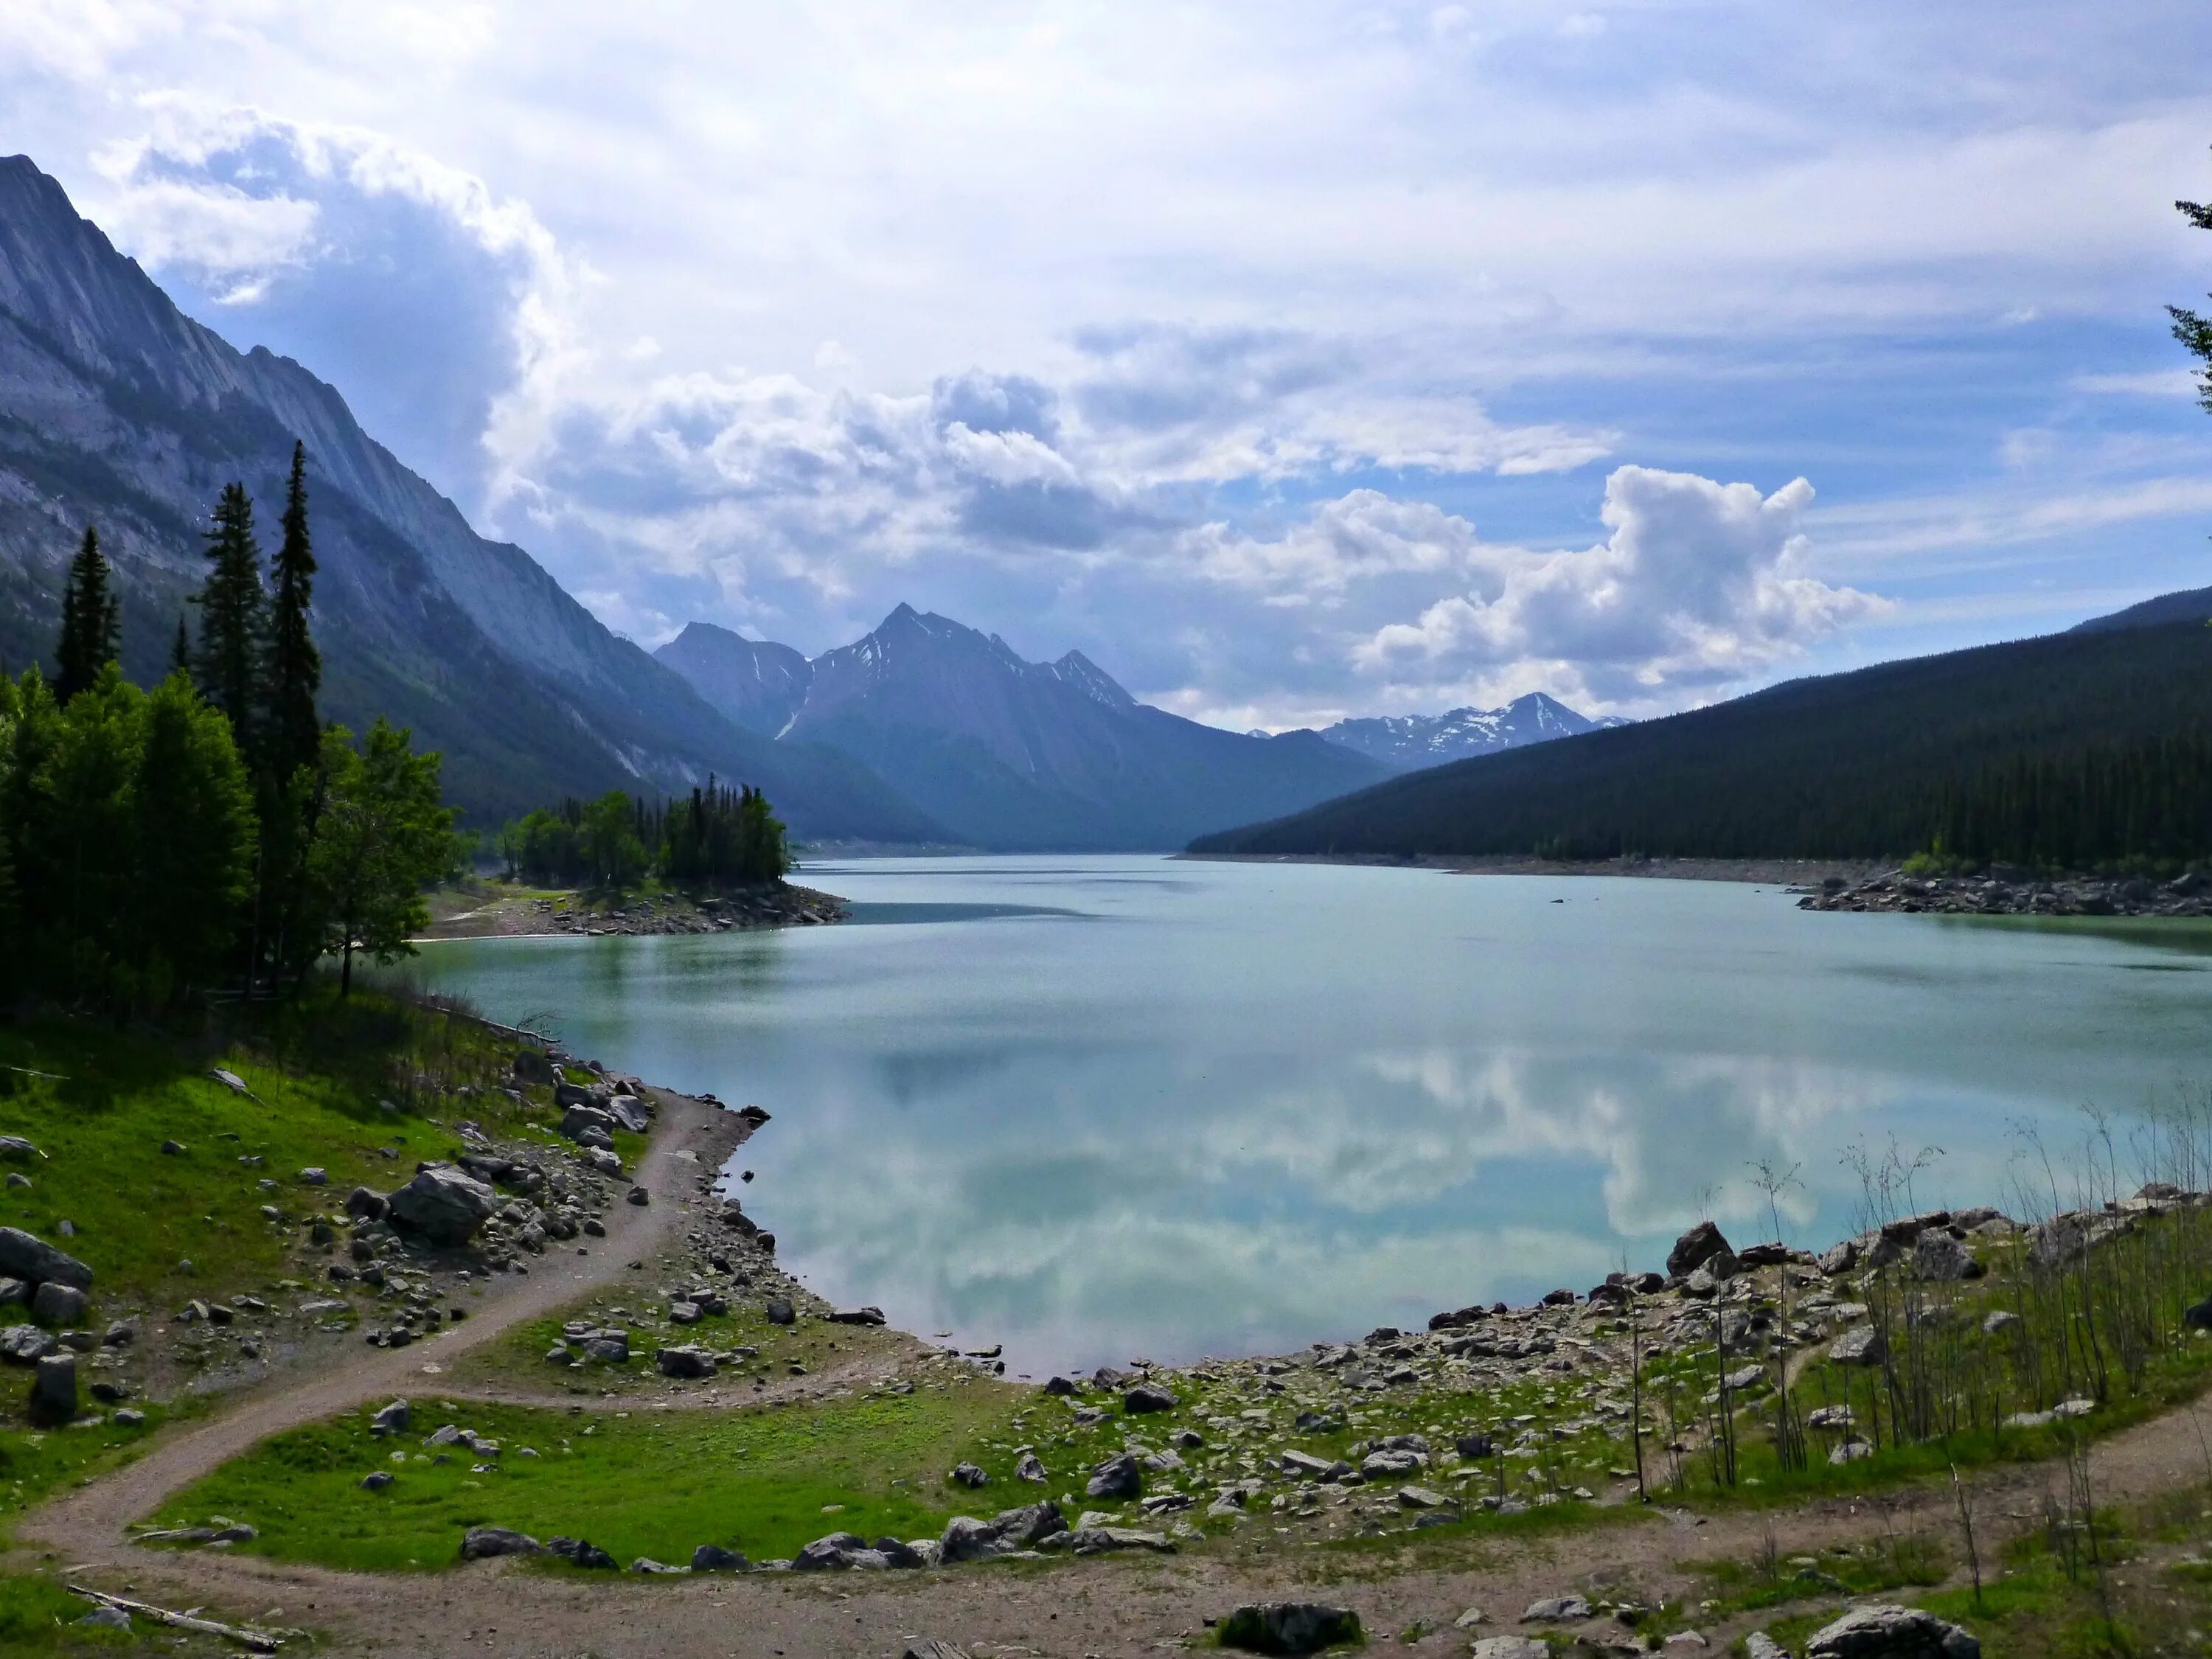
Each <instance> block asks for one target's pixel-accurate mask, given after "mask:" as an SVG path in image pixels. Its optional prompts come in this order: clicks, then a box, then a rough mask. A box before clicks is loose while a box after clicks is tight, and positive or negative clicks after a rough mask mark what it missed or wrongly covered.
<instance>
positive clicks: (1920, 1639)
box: [1805, 1605, 1982, 1659]
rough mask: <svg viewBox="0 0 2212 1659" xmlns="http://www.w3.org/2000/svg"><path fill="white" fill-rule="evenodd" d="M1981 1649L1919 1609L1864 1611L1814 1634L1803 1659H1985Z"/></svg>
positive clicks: (1845, 1616)
mask: <svg viewBox="0 0 2212 1659" xmlns="http://www.w3.org/2000/svg"><path fill="white" fill-rule="evenodd" d="M1981 1654H1982V1644H1980V1643H1979V1642H1978V1641H1977V1640H1976V1639H1975V1638H1973V1637H1972V1636H1971V1635H1969V1634H1967V1632H1965V1631H1963V1630H1960V1628H1959V1627H1958V1626H1956V1625H1953V1624H1947V1623H1945V1622H1944V1621H1943V1620H1941V1619H1938V1618H1937V1617H1936V1615H1935V1614H1934V1613H1923V1611H1921V1609H1919V1608H1918V1607H1897V1606H1894V1605H1887V1606H1882V1607H1860V1608H1857V1610H1856V1611H1854V1612H1850V1613H1845V1614H1844V1616H1843V1617H1842V1618H1840V1619H1838V1620H1836V1622H1835V1623H1833V1624H1832V1625H1827V1626H1823V1627H1822V1628H1820V1630H1817V1631H1815V1632H1813V1636H1812V1639H1811V1640H1810V1641H1808V1642H1807V1643H1806V1644H1805V1659H1981Z"/></svg>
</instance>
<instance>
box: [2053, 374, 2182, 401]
mask: <svg viewBox="0 0 2212 1659" xmlns="http://www.w3.org/2000/svg"><path fill="white" fill-rule="evenodd" d="M2067 384H2068V385H2069V386H2072V387H2073V388H2074V390H2075V391H2076V392H2104V393H2107V394H2111V395H2115V396H2120V397H2130V398H2194V397H2196V396H2197V394H2198V393H2199V392H2202V391H2203V381H2202V380H2200V379H2199V377H2198V374H2197V371H2196V370H2195V369H2190V368H2160V369H2152V370H2148V371H2146V372H2144V373H2142V374H2076V375H2075V377H2074V378H2073V379H2072V380H2069V382H2067Z"/></svg>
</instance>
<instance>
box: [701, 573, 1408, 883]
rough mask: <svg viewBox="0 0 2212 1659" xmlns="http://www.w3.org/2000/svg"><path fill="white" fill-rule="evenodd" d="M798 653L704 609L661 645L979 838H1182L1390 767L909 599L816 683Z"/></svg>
mask: <svg viewBox="0 0 2212 1659" xmlns="http://www.w3.org/2000/svg"><path fill="white" fill-rule="evenodd" d="M796 655H797V653H787V652H786V650H785V647H780V646H769V645H763V644H759V643H757V642H754V641H745V640H741V639H738V637H737V636H736V635H732V634H728V633H726V632H725V631H724V630H722V629H708V628H704V627H702V625H701V624H698V623H694V624H692V626H691V627H690V628H689V629H686V630H685V631H684V634H683V635H679V636H678V639H676V640H675V641H671V642H670V643H669V644H668V645H665V646H663V647H661V649H660V652H659V656H660V659H661V660H662V661H663V662H665V663H667V664H668V665H671V667H674V668H676V669H677V670H678V671H680V672H682V673H684V675H685V676H686V677H687V678H690V680H691V682H692V684H694V685H695V686H696V687H697V688H698V689H699V690H700V691H701V692H702V695H705V696H708V698H709V700H710V701H713V702H715V704H716V706H717V707H719V708H721V709H722V711H723V712H724V713H725V714H728V715H730V716H731V718H732V719H736V720H744V721H746V722H747V723H748V724H751V725H753V726H754V727H755V729H756V730H769V729H775V730H778V731H780V732H781V733H782V735H781V739H780V742H781V743H791V742H795V741H798V742H813V743H816V744H821V745H823V746H824V747H828V748H834V749H836V750H842V751H843V752H844V753H846V754H848V755H850V756H852V757H854V758H855V759H857V760H859V761H860V762H862V763H865V764H866V766H868V767H869V768H870V769H872V770H873V771H874V772H876V773H877V774H878V775H880V776H882V777H883V778H884V779H885V780H886V781H889V782H890V783H891V784H892V785H894V786H895V787H897V788H898V789H899V790H900V791H901V792H902V793H904V794H905V795H907V796H908V798H909V799H912V800H914V801H915V803H916V804H917V805H919V806H920V807H921V810H923V811H926V812H927V813H928V814H929V816H930V817H933V818H934V819H935V820H936V821H938V822H939V823H943V824H944V825H945V826H946V828H947V829H949V830H950V831H951V834H952V835H953V836H955V837H956V838H957V839H958V840H960V841H963V842H969V843H971V844H973V845H975V846H979V847H988V848H1008V849H1030V848H1060V849H1089V850H1110V849H1119V848H1169V847H1179V846H1181V845H1182V843H1183V842H1187V841H1188V840H1189V839H1190V837H1191V836H1194V835H1199V834H1203V833H1204V832H1205V831H1206V830H1207V829H1219V828H1222V827H1225V826H1226V825H1229V824H1232V823H1240V822H1243V821H1247V820H1249V819H1250V818H1251V817H1257V816H1264V815H1267V814H1268V813H1275V812H1285V811H1297V810H1298V808H1299V807H1301V806H1309V805H1313V804H1314V803H1315V802H1316V801H1321V800H1324V799H1328V798H1329V797H1330V796H1332V795H1337V794H1341V793H1344V792H1345V791H1346V790H1349V789H1357V788H1359V787H1363V786H1364V785H1366V784H1369V783H1371V782H1373V781H1376V779H1378V778H1380V777H1383V776H1384V775H1386V770H1385V769H1384V768H1383V766H1382V765H1381V763H1378V762H1376V761H1374V760H1372V759H1370V758H1369V757H1364V756H1361V755H1358V754H1354V753H1352V751H1350V750H1346V749H1343V748H1340V747H1339V746H1337V745H1335V744H1327V743H1323V742H1322V740H1321V738H1319V737H1318V736H1317V735H1316V734H1315V733H1313V732H1290V733H1287V734H1285V735H1284V736H1282V737H1277V738H1266V737H1250V736H1245V735H1242V734H1240V733H1237V732H1225V731H1222V730H1220V729H1219V728H1218V727H1215V726H1201V725H1200V724H1198V723H1197V722H1196V721H1194V720H1183V719H1182V718H1180V717H1179V716H1177V715H1174V714H1168V713H1166V712H1165V711H1164V710H1162V709H1158V708H1151V707H1148V706H1147V705H1146V704H1143V703H1140V702H1138V701H1137V700H1136V699H1135V698H1133V697H1132V696H1130V695H1129V694H1128V692H1127V691H1126V690H1123V689H1122V688H1121V686H1120V685H1118V684H1115V681H1114V679H1113V678H1112V677H1111V676H1110V675H1109V674H1107V673H1106V672H1105V671H1104V670H1103V669H1101V668H1100V667H1098V665H1097V664H1095V663H1093V662H1091V660H1090V659H1088V658H1086V657H1085V656H1084V655H1083V654H1082V653H1080V652H1075V651H1071V652H1069V653H1067V654H1066V656H1064V657H1061V658H1060V659H1059V660H1058V661H1056V662H1050V663H1032V662H1025V661H1024V660H1023V659H1021V658H1020V657H1019V656H1018V655H1016V654H1015V653H1014V652H1013V651H1012V648H1010V647H1008V646H1007V645H1006V641H1003V640H1001V639H1000V638H998V637H997V636H996V635H984V634H980V633H978V632H976V631H975V629H972V628H967V627H963V625H962V624H960V623H956V622H953V621H951V620H950V619H949V618H947V617H939V616H935V615H929V614H925V613H922V612H919V611H915V610H914V609H913V607H911V606H909V605H901V606H899V607H898V609H897V610H896V611H892V612H891V614H890V616H889V617H885V618H884V621H883V623H882V625H881V626H879V627H878V628H877V629H876V630H875V631H874V632H873V633H872V634H870V635H867V636H866V638H865V639H861V640H860V641H855V642H854V644H851V645H848V646H843V647H840V648H838V649H836V650H835V651H829V652H825V653H823V655H821V656H819V657H817V658H816V659H814V660H813V661H812V662H811V664H808V665H805V668H806V671H805V676H804V678H803V681H802V680H801V678H800V677H799V674H798V673H797V671H796V670H795V669H794V668H793V667H792V665H791V662H790V659H791V658H793V657H795V656H796ZM794 692H796V693H797V694H798V696H797V700H796V702H793V701H792V700H791V699H792V696H793V693H794ZM787 708H788V709H789V710H790V712H789V713H788V714H784V711H785V710H786V709H787ZM779 714H784V724H783V725H782V726H774V727H772V726H771V723H772V722H773V721H774V720H775V719H776V717H777V716H778V715H779Z"/></svg>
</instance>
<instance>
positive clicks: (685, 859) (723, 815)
mask: <svg viewBox="0 0 2212 1659" xmlns="http://www.w3.org/2000/svg"><path fill="white" fill-rule="evenodd" d="M499 851H500V856H501V858H502V859H503V860H505V861H506V865H507V874H508V876H509V877H510V878H519V879H521V880H526V881H533V882H538V883H540V884H545V885H549V886H560V887H595V888H600V889H604V890H621V889H623V888H624V887H628V886H629V885H630V884H633V883H635V882H636V881H637V880H638V879H639V878H641V877H643V876H644V875H646V874H647V873H648V872H650V873H652V874H654V875H658V876H659V877H660V878H661V879H663V880H664V881H666V882H669V883H671V884H674V885H676V886H679V887H730V886H753V885H758V884H763V883H768V882H778V881H781V880H782V879H783V878H784V877H785V875H786V874H787V873H788V872H789V871H790V869H791V853H790V848H789V845H788V843H787V840H786V837H785V833H784V826H783V824H782V823H781V821H780V820H779V819H778V818H777V817H776V816H775V811H774V810H773V809H772V808H770V807H769V803H768V797H767V796H765V795H763V793H761V792H760V791H759V790H757V789H755V788H752V787H750V786H744V787H738V788H736V789H732V788H730V787H727V786H726V785H725V784H721V783H719V782H717V781H715V780H714V779H713V778H711V777H710V778H708V780H707V783H706V786H705V787H703V788H696V789H694V790H692V792H691V793H690V797H689V798H688V799H682V800H676V801H667V802H662V803H660V804H659V805H653V804H651V803H648V802H646V801H643V800H635V799H632V798H631V797H630V796H629V795H627V794H625V793H623V792H622V791H621V790H619V789H615V790H610V791H609V792H608V793H605V794H604V795H601V796H600V797H599V799H596V800H589V801H582V800H574V799H569V800H564V801H562V803H561V804H560V805H559V806H557V807H554V808H551V809H545V808H541V809H539V810H538V811H535V812H532V813H531V814H530V815H529V816H528V817H523V818H518V819H516V820H515V821H514V822H513V823H510V824H508V825H507V827H506V828H505V829H501V831H500V834H499Z"/></svg>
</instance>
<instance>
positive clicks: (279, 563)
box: [262, 442, 323, 787]
mask: <svg viewBox="0 0 2212 1659" xmlns="http://www.w3.org/2000/svg"><path fill="white" fill-rule="evenodd" d="M272 574H273V577H274V580H273V584H272V587H273V591H272V592H271V593H270V601H269V635H268V654H267V657H266V659H265V663H264V671H263V672H264V720H265V721H266V725H265V726H264V730H263V732H262V749H263V752H264V756H265V757H266V758H265V767H266V770H267V772H268V774H269V776H270V778H271V779H272V780H273V781H275V782H276V784H277V785H278V787H283V786H284V785H286V784H288V783H289V782H290V781H291V778H292V775H293V774H294V773H295V772H297V771H298V770H299V769H301V767H303V766H312V765H313V764H314V763H315V757H316V755H317V754H318V752H319V750H320V749H321V747H322V724H321V722H320V720H318V719H317V717H316V714H315V694H316V693H317V692H318V691H319V690H321V689H322V684H323V659H322V655H321V653H319V652H318V651H317V650H316V649H315V641H314V635H313V634H312V633H311V632H309V630H308V627H307V611H308V607H309V606H310V605H313V603H314V594H315V554H314V549H313V545H312V544H311V543H310V542H309V540H308V537H307V446H306V445H304V444H301V443H297V442H295V443H294V444H293V446H292V477H291V482H290V483H289V485H288V486H287V487H286V489H285V492H284V539H283V542H282V543H280V544H278V546H277V549H276V568H275V571H274V572H273V573H272Z"/></svg>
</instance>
